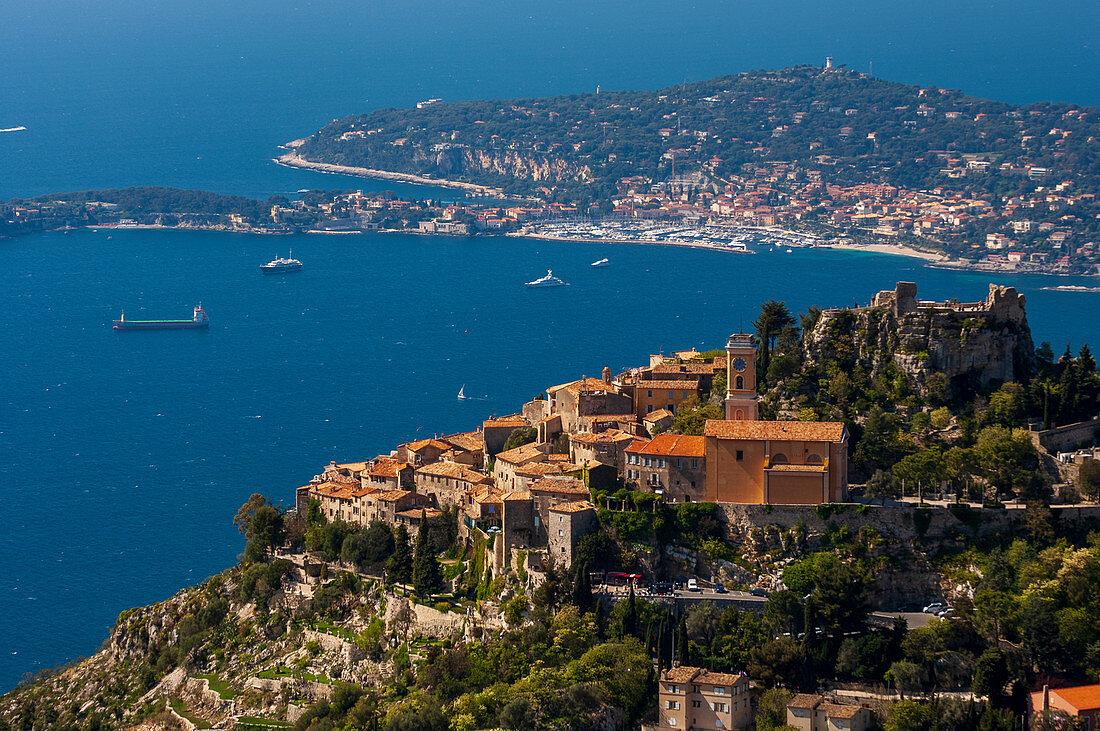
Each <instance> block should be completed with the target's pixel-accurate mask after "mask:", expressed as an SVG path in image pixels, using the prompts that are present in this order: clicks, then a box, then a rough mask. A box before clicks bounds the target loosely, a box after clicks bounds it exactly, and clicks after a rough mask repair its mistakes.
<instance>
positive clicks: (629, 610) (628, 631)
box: [622, 583, 638, 637]
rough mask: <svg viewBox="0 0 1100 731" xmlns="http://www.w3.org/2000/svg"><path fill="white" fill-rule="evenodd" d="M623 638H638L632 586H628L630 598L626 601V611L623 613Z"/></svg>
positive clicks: (636, 610) (635, 606)
mask: <svg viewBox="0 0 1100 731" xmlns="http://www.w3.org/2000/svg"><path fill="white" fill-rule="evenodd" d="M622 633H623V637H637V636H638V607H637V604H636V603H635V600H634V584H633V583H631V584H630V596H629V597H627V599H626V610H625V611H624V612H623V626H622Z"/></svg>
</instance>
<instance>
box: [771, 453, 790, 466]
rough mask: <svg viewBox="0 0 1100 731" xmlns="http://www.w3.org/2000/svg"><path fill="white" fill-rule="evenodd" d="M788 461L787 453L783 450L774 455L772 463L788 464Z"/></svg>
mask: <svg viewBox="0 0 1100 731" xmlns="http://www.w3.org/2000/svg"><path fill="white" fill-rule="evenodd" d="M788 461H789V460H788V459H787V455H785V454H783V453H782V452H779V453H778V454H773V455H772V464H787V462H788Z"/></svg>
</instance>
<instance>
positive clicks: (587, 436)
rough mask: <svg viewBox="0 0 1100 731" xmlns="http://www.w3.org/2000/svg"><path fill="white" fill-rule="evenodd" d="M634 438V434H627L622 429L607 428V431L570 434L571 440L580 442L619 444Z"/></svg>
mask: <svg viewBox="0 0 1100 731" xmlns="http://www.w3.org/2000/svg"><path fill="white" fill-rule="evenodd" d="M633 439H634V435H633V434H627V433H626V432H625V431H623V430H622V429H607V430H605V431H601V432H596V433H595V434H593V433H592V432H586V431H584V432H577V433H576V434H570V435H569V440H570V441H571V442H576V443H578V444H618V443H620V442H629V441H632V440H633Z"/></svg>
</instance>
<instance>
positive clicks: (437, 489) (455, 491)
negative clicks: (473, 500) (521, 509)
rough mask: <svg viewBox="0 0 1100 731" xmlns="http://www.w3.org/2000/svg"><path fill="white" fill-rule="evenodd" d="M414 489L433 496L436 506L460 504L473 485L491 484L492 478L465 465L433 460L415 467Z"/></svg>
mask: <svg viewBox="0 0 1100 731" xmlns="http://www.w3.org/2000/svg"><path fill="white" fill-rule="evenodd" d="M414 475H415V481H416V491H417V492H418V493H420V494H422V495H430V496H432V497H433V498H434V500H435V504H436V506H437V507H446V506H450V505H461V504H462V498H463V496H464V495H465V494H466V493H467V492H469V491H470V490H471V489H472V488H473V487H474V486H475V485H485V484H490V485H491V484H492V482H493V479H492V478H491V477H489V476H488V475H486V474H483V473H481V472H478V471H476V470H473V469H471V468H469V467H467V466H466V465H461V464H456V463H454V462H435V463H433V464H429V465H426V466H424V467H418V468H417V469H416V472H415V473H414Z"/></svg>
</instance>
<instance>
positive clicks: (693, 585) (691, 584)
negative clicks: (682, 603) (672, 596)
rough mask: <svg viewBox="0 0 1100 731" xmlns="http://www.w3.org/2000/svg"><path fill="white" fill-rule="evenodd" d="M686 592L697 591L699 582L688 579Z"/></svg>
mask: <svg viewBox="0 0 1100 731" xmlns="http://www.w3.org/2000/svg"><path fill="white" fill-rule="evenodd" d="M688 591H699V582H698V581H696V580H695V579H688Z"/></svg>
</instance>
